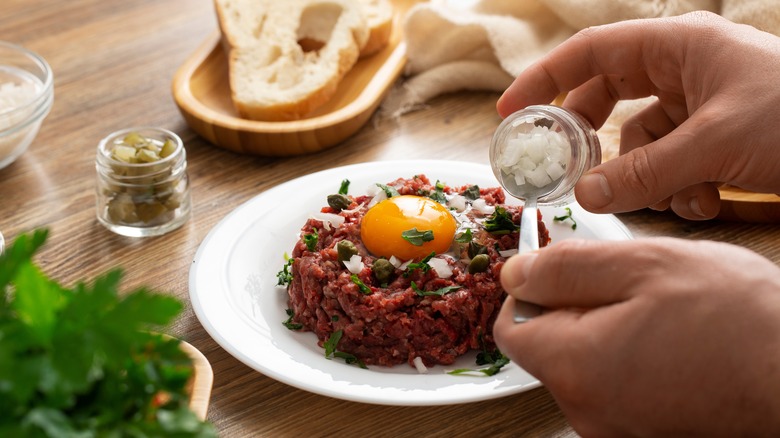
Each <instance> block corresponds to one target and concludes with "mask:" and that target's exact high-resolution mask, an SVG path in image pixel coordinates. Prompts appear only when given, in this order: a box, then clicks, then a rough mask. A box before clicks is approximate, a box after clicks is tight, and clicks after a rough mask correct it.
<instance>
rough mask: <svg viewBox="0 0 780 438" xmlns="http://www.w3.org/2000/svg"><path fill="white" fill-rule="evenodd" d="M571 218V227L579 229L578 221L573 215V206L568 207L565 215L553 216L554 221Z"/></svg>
mask: <svg viewBox="0 0 780 438" xmlns="http://www.w3.org/2000/svg"><path fill="white" fill-rule="evenodd" d="M567 219H568V220H570V221H571V222H572V225H571V229H572V230H576V229H577V221H575V220H574V218H573V217H572V215H571V208H569V207H566V214H565V215H563V216H555V217H554V218H553V222H563V221H565V220H567Z"/></svg>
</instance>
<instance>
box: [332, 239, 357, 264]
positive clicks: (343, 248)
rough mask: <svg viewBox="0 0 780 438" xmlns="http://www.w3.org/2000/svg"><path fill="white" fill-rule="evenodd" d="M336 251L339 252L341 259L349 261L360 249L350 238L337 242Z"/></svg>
mask: <svg viewBox="0 0 780 438" xmlns="http://www.w3.org/2000/svg"><path fill="white" fill-rule="evenodd" d="M336 251H338V253H339V261H340V262H343V261H347V260H349V259H350V258H352V256H353V255H357V253H358V250H357V248H355V244H354V243H352V242H350V241H349V240H342V241H340V242H339V243H337V244H336Z"/></svg>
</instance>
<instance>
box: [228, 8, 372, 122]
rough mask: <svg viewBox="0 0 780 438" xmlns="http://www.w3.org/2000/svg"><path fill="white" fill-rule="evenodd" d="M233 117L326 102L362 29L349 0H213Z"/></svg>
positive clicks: (351, 59)
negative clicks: (226, 61)
mask: <svg viewBox="0 0 780 438" xmlns="http://www.w3.org/2000/svg"><path fill="white" fill-rule="evenodd" d="M215 4H216V9H217V15H218V18H219V23H220V27H221V29H222V33H223V36H224V37H225V40H226V43H227V46H228V48H229V55H228V56H229V70H230V88H231V93H232V98H233V102H234V104H235V106H236V109H237V110H238V112H239V114H240V115H241V117H244V118H249V119H253V120H268V121H284V120H296V119H300V118H301V117H303V116H304V115H306V114H308V113H310V112H311V111H312V110H314V109H315V108H317V107H319V106H320V105H322V104H323V103H324V102H326V101H327V100H328V99H329V98H330V97H331V96H332V95H333V93H334V92H335V90H336V87H337V86H338V83H339V81H340V80H341V78H342V77H343V76H344V74H345V73H346V72H347V71H348V70H349V69H350V68H352V66H353V65H354V64H355V62H356V61H357V59H358V56H359V54H360V50H361V49H362V48H363V47H364V46H365V44H366V42H367V40H368V37H369V29H368V25H367V23H366V20H365V17H364V15H363V12H362V8H361V7H360V6H359V5H358V4H357V3H356V2H354V1H350V0H285V1H277V0H215Z"/></svg>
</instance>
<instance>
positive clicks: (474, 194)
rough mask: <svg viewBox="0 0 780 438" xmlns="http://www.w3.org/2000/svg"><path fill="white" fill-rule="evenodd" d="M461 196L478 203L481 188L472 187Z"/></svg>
mask: <svg viewBox="0 0 780 438" xmlns="http://www.w3.org/2000/svg"><path fill="white" fill-rule="evenodd" d="M461 195H463V197H464V198H466V199H468V200H471V201H476V200H477V199H479V196H480V195H479V186H476V185H474V186H471V187H469V188H467V189H466V190H464V191H463V193H461Z"/></svg>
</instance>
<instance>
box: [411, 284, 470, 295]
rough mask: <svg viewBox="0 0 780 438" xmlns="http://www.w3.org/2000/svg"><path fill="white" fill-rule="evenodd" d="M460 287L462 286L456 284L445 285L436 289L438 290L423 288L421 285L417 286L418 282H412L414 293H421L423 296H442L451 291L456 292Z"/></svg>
mask: <svg viewBox="0 0 780 438" xmlns="http://www.w3.org/2000/svg"><path fill="white" fill-rule="evenodd" d="M460 288H461V286H457V285H455V286H445V287H443V288H441V289H436V290H421V289H420V288H419V287H417V283H415V282H412V290H413V291H414V293H416V294H417V295H419V296H421V297H427V296H432V295H437V296H440V297H442V296H444V295H445V294H448V293H450V292H454V291H456V290H458V289H460Z"/></svg>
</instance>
